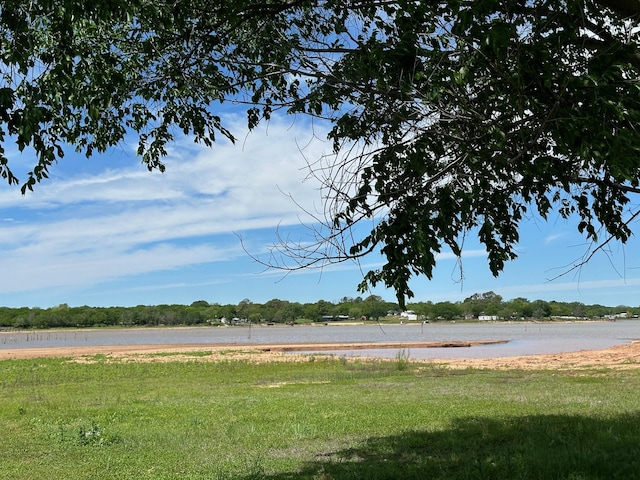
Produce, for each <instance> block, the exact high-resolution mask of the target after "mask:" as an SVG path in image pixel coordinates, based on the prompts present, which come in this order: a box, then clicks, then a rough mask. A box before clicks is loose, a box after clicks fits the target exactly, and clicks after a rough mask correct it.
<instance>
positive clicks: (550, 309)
mask: <svg viewBox="0 0 640 480" xmlns="http://www.w3.org/2000/svg"><path fill="white" fill-rule="evenodd" d="M407 307H408V308H409V309H410V310H413V311H414V312H415V313H417V314H418V315H420V316H422V317H424V318H428V319H431V320H455V319H461V318H467V319H473V318H477V317H478V316H479V315H481V314H482V315H492V316H497V317H499V318H500V319H502V320H520V319H523V320H524V319H531V318H535V319H544V318H548V317H554V318H558V317H571V318H573V319H576V320H579V319H596V318H605V317H606V316H608V315H611V314H621V313H628V314H629V315H630V316H632V315H640V306H635V307H631V306H626V305H618V306H615V307H613V306H604V305H598V304H596V305H585V304H583V303H580V302H570V303H566V302H556V301H551V302H546V301H544V300H534V301H529V300H527V299H526V298H515V299H513V300H508V301H503V300H502V297H501V296H500V295H497V294H495V293H494V292H485V293H476V294H473V295H472V296H470V297H469V298H466V299H465V300H464V301H462V302H449V301H443V302H436V303H433V302H419V303H410V304H408V305H407ZM389 312H392V313H395V314H396V315H397V314H398V313H400V311H399V306H398V304H397V303H392V302H386V301H384V300H383V299H382V298H381V297H379V296H376V295H371V296H369V297H367V298H365V299H361V298H359V297H358V298H356V299H350V298H347V297H344V298H343V299H341V300H340V301H339V302H337V303H332V302H327V301H326V300H319V301H318V302H316V303H305V304H301V303H299V302H290V301H288V300H280V299H272V300H269V301H268V302H266V303H264V304H261V303H254V302H251V301H250V300H248V299H244V300H242V301H241V302H240V303H239V304H238V305H220V304H216V303H213V304H210V303H209V302H207V301H205V300H199V301H196V302H193V303H192V304H191V305H138V306H136V307H88V306H83V307H69V306H66V305H59V306H57V307H53V308H27V307H22V308H9V307H0V327H10V328H25V329H28V328H31V329H40V328H60V327H62V328H64V327H113V326H119V327H121V326H175V325H220V324H221V320H222V318H225V319H226V320H227V321H231V323H238V324H240V325H247V324H259V323H264V322H269V323H271V322H273V323H286V322H288V323H292V322H293V323H308V322H320V321H326V320H325V318H326V317H331V319H332V320H339V319H341V316H343V317H345V319H350V320H356V321H360V320H361V319H362V317H363V316H364V317H366V319H367V320H370V321H381V320H383V319H384V318H385V317H387V315H388V313H389ZM234 318H236V319H237V320H236V321H235V322H234V321H233V319H234ZM386 321H393V322H397V321H398V318H397V316H393V315H392V316H390V317H388V318H387V320H386ZM43 335H44V334H43ZM37 337H38V334H37V333H34V339H37Z"/></svg>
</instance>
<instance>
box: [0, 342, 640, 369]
mask: <svg viewBox="0 0 640 480" xmlns="http://www.w3.org/2000/svg"><path fill="white" fill-rule="evenodd" d="M501 342H504V341H503V340H496V341H491V342H480V341H479V342H415V343H386V344H370V343H323V344H288V345H268V346H267V345H210V344H199V345H193V344H189V345H116V346H90V347H64V348H23V349H0V360H6V359H25V358H41V357H70V358H73V359H76V360H78V361H92V358H91V357H93V356H95V355H104V356H106V357H107V358H108V359H112V360H113V361H138V362H140V361H147V362H160V361H178V360H184V361H217V360H222V359H247V360H251V361H262V362H264V361H297V360H300V356H299V355H295V354H291V353H287V352H300V351H305V350H307V351H308V350H314V351H325V350H337V349H342V350H344V349H346V350H359V349H369V348H429V347H451V348H464V347H473V346H474V345H482V344H487V343H501ZM420 362H423V363H435V364H438V365H443V366H448V367H451V368H468V367H475V368H495V369H530V370H533V369H536V370H537V369H556V370H576V369H587V368H598V367H600V368H615V369H629V368H640V341H636V342H633V343H630V344H626V345H617V346H614V347H611V348H607V349H604V350H583V351H579V352H570V353H558V354H544V355H528V356H520V357H499V358H489V359H476V358H473V359H471V358H470V359H435V360H420Z"/></svg>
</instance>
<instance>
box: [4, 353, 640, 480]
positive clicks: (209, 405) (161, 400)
mask: <svg viewBox="0 0 640 480" xmlns="http://www.w3.org/2000/svg"><path fill="white" fill-rule="evenodd" d="M92 360H93V361H94V362H95V363H90V364H79V363H74V362H69V361H67V360H64V359H44V360H40V359H39V360H30V361H26V360H25V361H3V362H0V431H1V434H0V478H2V479H16V480H21V479H42V478H44V479H47V480H55V479H65V480H66V479H71V480H73V479H97V478H100V479H237V480H249V479H272V480H284V479H293V478H302V479H316V480H319V479H324V480H328V479H364V478H366V479H424V478H442V479H489V478H490V479H517V478H522V479H525V478H526V479H529V478H538V479H574V480H576V479H607V480H609V479H614V478H620V479H633V478H640V398H639V397H638V392H639V391H640V371H638V370H630V371H615V372H613V371H611V372H609V371H602V372H597V371H594V372H591V373H586V374H585V373H584V372H581V373H580V374H579V375H578V374H577V373H572V372H568V373H558V372H555V373H554V372H520V371H512V372H500V371H486V370H463V371H452V370H445V369H440V368H435V367H429V366H426V367H425V366H420V365H416V364H414V363H410V362H407V363H406V364H405V363H404V362H402V358H398V359H397V360H396V362H380V361H363V362H341V361H338V360H332V359H325V358H323V357H321V356H315V357H313V360H314V361H309V362H300V363H271V364H252V363H245V362H235V361H225V362H218V363H207V362H195V361H194V362H178V361H175V362H172V361H169V362H166V363H110V362H108V361H107V359H105V358H104V357H95V358H93V359H92ZM399 365H402V366H401V367H400V366H399Z"/></svg>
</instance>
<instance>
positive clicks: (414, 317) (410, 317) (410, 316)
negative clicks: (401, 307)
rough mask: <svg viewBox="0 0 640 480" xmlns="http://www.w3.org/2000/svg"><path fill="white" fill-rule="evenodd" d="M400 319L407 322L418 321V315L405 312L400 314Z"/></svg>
mask: <svg viewBox="0 0 640 480" xmlns="http://www.w3.org/2000/svg"><path fill="white" fill-rule="evenodd" d="M400 316H401V317H402V318H406V319H407V320H409V321H411V320H418V314H417V313H416V312H414V311H413V310H407V311H406V312H402V313H401V314H400Z"/></svg>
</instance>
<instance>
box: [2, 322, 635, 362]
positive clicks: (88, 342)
mask: <svg viewBox="0 0 640 480" xmlns="http://www.w3.org/2000/svg"><path fill="white" fill-rule="evenodd" d="M635 339H640V320H623V321H617V322H588V323H553V324H551V323H550V324H545V323H522V324H493V323H488V324H427V325H380V326H375V325H366V326H365V325H326V326H324V325H312V326H311V325H310V326H295V327H287V326H253V327H193V328H129V329H127V328H125V329H117V330H106V329H105V330H66V331H65V330H57V331H30V332H22V331H9V332H0V350H2V349H10V348H34V347H39V348H42V347H65V346H93V345H149V344H158V345H161V344H190V343H197V344H227V345H230V346H233V345H246V344H253V345H270V344H283V343H305V342H310V343H314V342H316V343H331V342H371V343H386V342H403V341H404V342H420V341H424V342H438V341H465V340H508V343H506V344H501V345H486V346H477V347H461V348H422V349H418V348H413V349H410V350H409V351H408V353H409V354H410V356H411V357H412V358H490V357H502V356H504V357H508V356H516V355H527V354H537V353H560V352H570V351H578V350H595V349H600V348H607V347H610V346H613V345H619V344H624V343H628V342H630V341H631V340H635ZM310 351H312V350H310ZM324 353H337V354H340V355H353V354H357V355H369V356H376V357H395V356H396V355H397V353H398V351H397V349H375V348H374V349H371V350H358V351H356V352H353V351H341V350H338V351H335V352H324Z"/></svg>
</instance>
